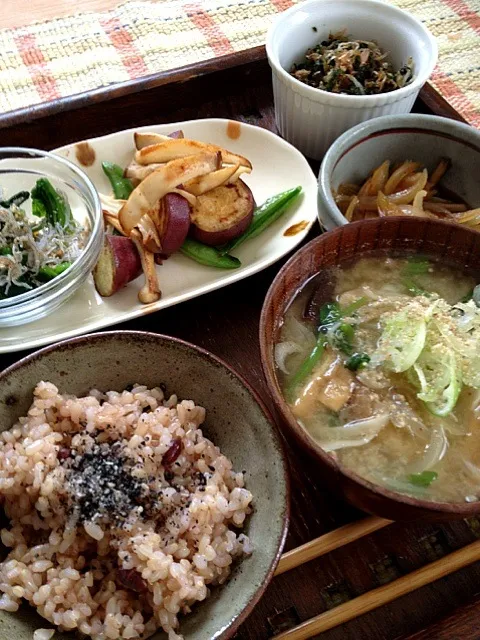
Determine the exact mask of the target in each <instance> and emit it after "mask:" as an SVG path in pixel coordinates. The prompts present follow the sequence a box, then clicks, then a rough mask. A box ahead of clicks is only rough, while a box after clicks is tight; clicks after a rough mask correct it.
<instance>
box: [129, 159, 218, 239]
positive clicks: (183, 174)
mask: <svg viewBox="0 0 480 640" xmlns="http://www.w3.org/2000/svg"><path fill="white" fill-rule="evenodd" d="M217 168H218V154H217V153H202V154H200V155H196V156H190V157H187V158H177V159H176V160H172V161H171V162H168V163H167V164H165V165H162V166H161V167H160V168H159V169H157V170H156V171H154V172H153V173H151V174H150V175H149V176H148V177H147V178H145V180H143V181H142V182H141V183H140V184H139V185H138V187H136V188H135V189H134V190H133V191H132V193H131V194H130V197H129V198H128V200H127V202H126V203H125V204H124V205H123V207H122V208H121V209H120V212H119V214H118V218H119V221H120V224H121V225H122V229H123V231H124V233H125V235H127V236H128V235H130V234H131V232H132V230H133V229H134V228H135V227H136V225H137V224H138V222H139V221H140V219H141V218H142V216H144V215H145V214H147V215H149V216H150V217H151V218H152V219H153V220H154V219H155V213H156V212H157V211H158V207H159V202H160V200H161V199H162V198H163V197H164V196H165V195H166V194H167V193H169V192H170V191H172V190H173V189H175V187H177V186H178V185H179V184H181V183H182V182H184V181H186V180H192V179H193V178H196V177H197V176H200V175H205V174H206V173H210V172H211V171H215V170H216V169H217Z"/></svg>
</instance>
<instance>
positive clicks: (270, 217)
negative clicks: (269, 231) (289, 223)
mask: <svg viewBox="0 0 480 640" xmlns="http://www.w3.org/2000/svg"><path fill="white" fill-rule="evenodd" d="M301 191H302V187H295V189H288V191H283V192H282V193H278V194H277V195H275V196H272V197H271V198H269V199H268V200H266V201H265V202H264V203H263V204H262V205H261V206H260V207H258V208H257V209H256V210H255V212H254V214H253V219H252V222H251V223H250V226H249V227H248V229H247V230H246V231H245V232H244V233H242V235H241V236H239V237H238V238H234V239H233V240H231V241H230V242H228V243H227V244H226V245H224V246H223V247H221V248H220V249H219V251H220V253H221V254H222V255H225V254H226V253H230V251H233V249H236V248H237V247H238V246H240V245H241V244H243V243H244V242H245V240H251V239H252V238H256V237H257V236H258V235H259V234H260V233H262V231H264V230H265V229H266V228H267V227H269V226H270V225H271V224H273V223H274V222H275V221H276V220H278V219H279V218H280V217H281V216H282V215H283V214H284V213H285V211H286V210H287V209H288V207H289V206H290V205H291V204H292V202H293V201H294V200H296V199H297V198H298V196H299V195H300V193H301Z"/></svg>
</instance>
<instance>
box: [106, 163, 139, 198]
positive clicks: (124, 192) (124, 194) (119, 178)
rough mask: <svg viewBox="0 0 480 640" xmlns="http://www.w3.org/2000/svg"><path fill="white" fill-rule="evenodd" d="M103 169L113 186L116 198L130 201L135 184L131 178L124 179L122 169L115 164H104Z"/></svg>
mask: <svg viewBox="0 0 480 640" xmlns="http://www.w3.org/2000/svg"><path fill="white" fill-rule="evenodd" d="M102 169H103V172H104V174H105V175H106V176H107V178H108V179H109V181H110V184H111V185H112V189H113V195H114V196H115V198H117V200H128V197H129V195H130V194H131V193H132V191H133V184H132V181H131V180H130V178H124V176H123V169H122V167H119V166H118V164H113V162H102Z"/></svg>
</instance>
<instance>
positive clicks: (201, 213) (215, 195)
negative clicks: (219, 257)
mask: <svg viewBox="0 0 480 640" xmlns="http://www.w3.org/2000/svg"><path fill="white" fill-rule="evenodd" d="M254 206H255V202H254V199H253V194H252V192H251V191H250V189H249V188H248V187H247V185H246V184H245V183H244V182H243V181H242V180H237V182H235V184H231V185H222V186H220V187H217V188H216V189H213V190H212V191H209V192H208V193H205V194H203V195H201V196H198V198H197V203H196V205H195V207H193V208H192V211H191V214H190V217H191V219H192V224H193V235H194V237H195V238H196V239H197V240H199V241H200V242H203V243H204V244H208V245H212V246H218V245H222V244H225V243H226V242H229V241H230V240H233V238H236V237H237V236H239V235H241V234H242V233H243V232H244V231H245V229H246V228H247V227H248V226H249V224H250V223H251V221H252V217H253V209H254Z"/></svg>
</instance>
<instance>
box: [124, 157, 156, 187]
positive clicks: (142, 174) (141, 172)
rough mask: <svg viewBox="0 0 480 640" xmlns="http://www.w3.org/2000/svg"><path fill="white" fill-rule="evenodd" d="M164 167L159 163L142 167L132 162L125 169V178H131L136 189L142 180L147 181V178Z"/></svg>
mask: <svg viewBox="0 0 480 640" xmlns="http://www.w3.org/2000/svg"><path fill="white" fill-rule="evenodd" d="M161 166H162V165H161V164H160V163H159V162H157V163H154V164H147V165H142V164H138V162H135V160H132V162H131V163H130V164H129V165H128V167H127V168H126V169H125V173H124V176H125V178H130V180H131V181H132V184H133V186H134V187H136V186H137V185H139V184H140V182H141V181H142V180H145V178H146V177H147V176H149V175H150V174H151V173H153V172H154V171H156V170H157V169H159V168H160V167H161Z"/></svg>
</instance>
